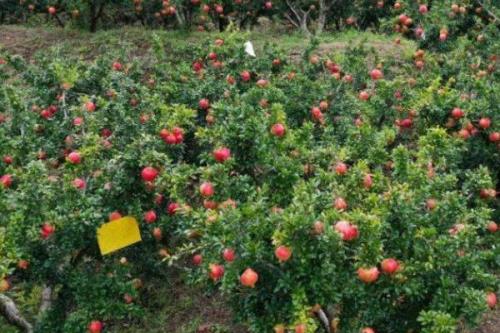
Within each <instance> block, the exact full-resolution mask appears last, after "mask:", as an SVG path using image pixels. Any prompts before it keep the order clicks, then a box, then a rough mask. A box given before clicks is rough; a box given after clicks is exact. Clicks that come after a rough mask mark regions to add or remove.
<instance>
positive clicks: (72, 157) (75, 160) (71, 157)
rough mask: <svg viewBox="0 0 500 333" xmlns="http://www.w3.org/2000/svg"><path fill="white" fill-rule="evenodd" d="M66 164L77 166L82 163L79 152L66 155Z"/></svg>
mask: <svg viewBox="0 0 500 333" xmlns="http://www.w3.org/2000/svg"><path fill="white" fill-rule="evenodd" d="M67 159H68V162H70V163H71V164H79V163H80V162H81V161H82V157H81V155H80V153H79V152H77V151H73V152H71V153H69V154H68V158H67Z"/></svg>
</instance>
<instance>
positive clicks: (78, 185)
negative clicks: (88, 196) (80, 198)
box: [73, 178, 87, 190]
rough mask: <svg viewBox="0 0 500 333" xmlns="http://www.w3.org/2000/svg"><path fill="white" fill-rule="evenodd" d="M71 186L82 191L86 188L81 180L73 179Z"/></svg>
mask: <svg viewBox="0 0 500 333" xmlns="http://www.w3.org/2000/svg"><path fill="white" fill-rule="evenodd" d="M73 186H74V187H75V188H76V189H79V190H83V189H85V187H87V183H86V182H85V180H83V179H82V178H75V179H74V180H73Z"/></svg>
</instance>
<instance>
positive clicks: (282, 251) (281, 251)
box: [274, 245, 292, 262]
mask: <svg viewBox="0 0 500 333" xmlns="http://www.w3.org/2000/svg"><path fill="white" fill-rule="evenodd" d="M274 255H275V256H276V258H278V260H279V262H285V261H288V260H289V259H290V257H291V256H292V250H291V249H290V248H289V247H286V246H284V245H281V246H278V247H277V248H276V250H275V251H274Z"/></svg>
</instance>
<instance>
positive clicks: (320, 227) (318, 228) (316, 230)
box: [313, 221, 325, 235]
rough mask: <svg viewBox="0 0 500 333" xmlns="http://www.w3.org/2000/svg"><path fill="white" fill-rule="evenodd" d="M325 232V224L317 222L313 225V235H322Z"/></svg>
mask: <svg viewBox="0 0 500 333" xmlns="http://www.w3.org/2000/svg"><path fill="white" fill-rule="evenodd" d="M324 231H325V224H324V223H323V222H321V221H315V222H314V223H313V234H315V235H321V234H322V233H323V232H324Z"/></svg>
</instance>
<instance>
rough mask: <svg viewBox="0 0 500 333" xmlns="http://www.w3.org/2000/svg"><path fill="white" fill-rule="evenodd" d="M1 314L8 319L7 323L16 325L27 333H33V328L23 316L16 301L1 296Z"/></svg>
mask: <svg viewBox="0 0 500 333" xmlns="http://www.w3.org/2000/svg"><path fill="white" fill-rule="evenodd" d="M0 314H1V315H2V316H3V317H4V318H5V319H7V322H8V323H9V324H11V325H14V326H16V327H18V328H19V329H21V330H22V331H23V332H26V333H33V326H31V324H30V323H29V322H28V321H27V320H26V319H25V318H24V317H23V316H22V314H21V313H20V312H19V309H18V308H17V306H16V304H15V303H14V301H13V300H12V299H11V298H10V297H7V296H5V295H3V294H0Z"/></svg>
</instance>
